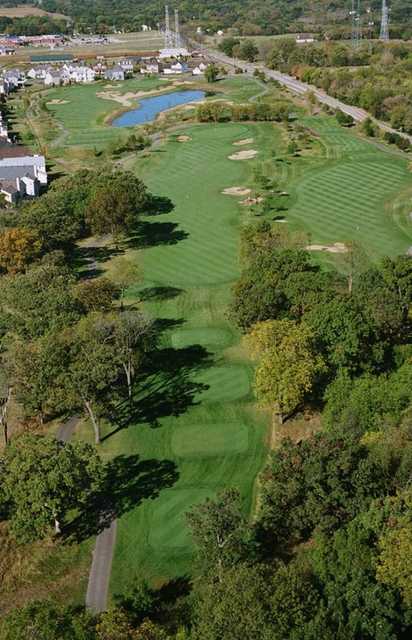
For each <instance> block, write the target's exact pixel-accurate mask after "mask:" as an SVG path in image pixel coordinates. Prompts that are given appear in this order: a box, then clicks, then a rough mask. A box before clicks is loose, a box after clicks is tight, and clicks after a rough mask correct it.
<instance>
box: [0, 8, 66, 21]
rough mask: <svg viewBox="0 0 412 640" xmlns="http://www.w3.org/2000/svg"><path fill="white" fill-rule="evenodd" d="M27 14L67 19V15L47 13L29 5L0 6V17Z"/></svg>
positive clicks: (16, 16) (24, 15) (14, 16)
mask: <svg viewBox="0 0 412 640" xmlns="http://www.w3.org/2000/svg"><path fill="white" fill-rule="evenodd" d="M28 16H40V17H42V16H48V17H49V18H55V19H56V20H69V18H68V17H67V16H64V15H62V14H61V13H49V12H48V11H44V10H43V9H40V8H39V7H31V6H30V5H26V4H25V5H22V6H20V7H0V17H6V18H27V17H28Z"/></svg>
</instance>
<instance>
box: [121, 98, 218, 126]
mask: <svg viewBox="0 0 412 640" xmlns="http://www.w3.org/2000/svg"><path fill="white" fill-rule="evenodd" d="M204 97H205V92H204V91H174V92H173V93H164V94H163V95H160V96H152V97H150V98H142V99H141V100H140V103H139V106H138V107H137V109H132V110H131V111H126V113H123V114H122V115H121V116H119V117H118V118H115V119H114V120H113V122H112V125H113V126H114V127H134V126H135V125H137V124H147V123H148V122H153V120H154V119H155V118H156V116H157V114H158V113H161V112H162V111H167V110H168V109H173V107H178V106H179V105H181V104H188V103H189V102H195V101H197V100H202V99H203V98H204Z"/></svg>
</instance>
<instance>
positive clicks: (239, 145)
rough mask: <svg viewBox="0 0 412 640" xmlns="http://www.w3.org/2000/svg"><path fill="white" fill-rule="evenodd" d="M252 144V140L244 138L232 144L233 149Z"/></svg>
mask: <svg viewBox="0 0 412 640" xmlns="http://www.w3.org/2000/svg"><path fill="white" fill-rule="evenodd" d="M253 142H254V139H253V138H245V139H244V140H238V141H237V142H234V143H233V146H234V147H244V146H245V145H247V144H252V143H253Z"/></svg>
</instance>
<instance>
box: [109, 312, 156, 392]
mask: <svg viewBox="0 0 412 640" xmlns="http://www.w3.org/2000/svg"><path fill="white" fill-rule="evenodd" d="M112 322H113V338H114V348H115V351H116V357H117V359H118V360H119V362H120V363H121V366H122V368H123V371H124V373H125V376H126V382H127V390H128V394H129V398H131V397H132V384H133V379H134V377H135V373H136V369H137V368H138V366H139V364H140V362H141V360H142V358H143V357H144V354H145V351H146V350H147V348H148V346H149V344H150V339H151V336H152V328H153V322H152V321H151V320H150V319H149V318H148V317H147V316H145V315H144V314H142V313H140V312H139V311H123V312H121V313H119V314H117V315H116V316H114V317H113V320H112Z"/></svg>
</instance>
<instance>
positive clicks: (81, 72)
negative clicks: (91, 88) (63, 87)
mask: <svg viewBox="0 0 412 640" xmlns="http://www.w3.org/2000/svg"><path fill="white" fill-rule="evenodd" d="M69 73H70V80H74V82H78V83H87V82H93V81H94V80H95V78H96V72H95V71H94V69H92V68H91V67H84V66H79V67H76V66H75V67H70V69H69Z"/></svg>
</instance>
